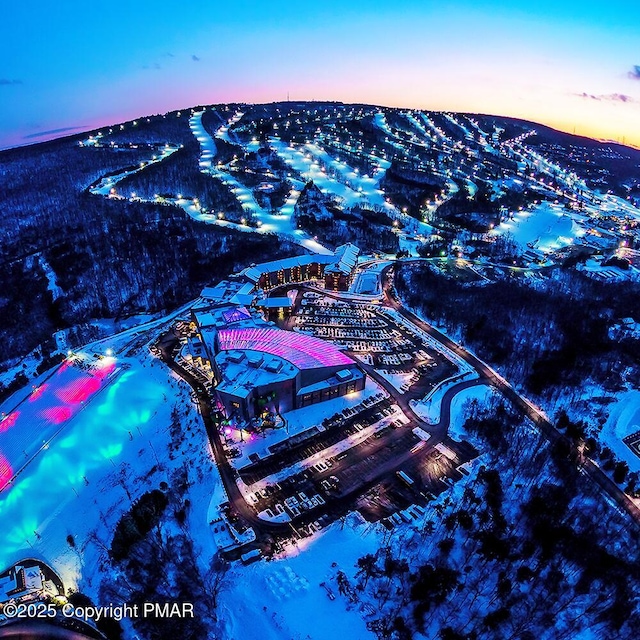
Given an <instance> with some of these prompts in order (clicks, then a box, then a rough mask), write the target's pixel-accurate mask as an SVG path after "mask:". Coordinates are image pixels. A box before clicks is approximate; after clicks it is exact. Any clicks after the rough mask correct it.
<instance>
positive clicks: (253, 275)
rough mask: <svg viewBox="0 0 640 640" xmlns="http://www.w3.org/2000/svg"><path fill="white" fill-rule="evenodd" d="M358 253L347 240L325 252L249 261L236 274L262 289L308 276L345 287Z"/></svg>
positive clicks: (334, 288)
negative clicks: (246, 265)
mask: <svg viewBox="0 0 640 640" xmlns="http://www.w3.org/2000/svg"><path fill="white" fill-rule="evenodd" d="M359 253H360V249H358V247H356V246H355V245H353V244H351V243H348V244H343V245H342V246H340V247H338V248H337V249H336V250H335V252H334V253H332V254H329V255H323V254H315V255H304V256H294V257H292V258H283V259H281V260H273V261H272V262H264V263H262V264H258V265H251V266H250V267H247V268H246V269H244V270H243V271H241V272H240V276H241V277H243V278H246V279H247V280H248V281H249V282H252V283H253V284H254V285H255V286H256V287H258V288H259V289H262V290H264V291H269V290H270V289H273V287H278V286H281V285H283V284H289V283H290V282H305V281H308V280H324V286H325V289H328V290H330V291H346V290H347V289H348V288H349V286H350V284H351V279H352V277H353V273H354V270H355V267H356V264H357V261H358V254H359Z"/></svg>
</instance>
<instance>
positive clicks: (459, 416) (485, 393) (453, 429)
mask: <svg viewBox="0 0 640 640" xmlns="http://www.w3.org/2000/svg"><path fill="white" fill-rule="evenodd" d="M497 395H498V392H497V391H496V390H495V389H494V387H490V386H488V385H486V384H479V385H477V386H475V387H469V388H468V389H463V390H462V391H460V392H459V393H456V395H455V396H454V398H453V400H452V401H451V421H450V423H449V435H450V436H451V437H452V438H453V439H454V440H458V441H460V440H467V441H470V442H473V441H474V440H475V438H474V437H473V435H470V434H469V433H467V431H466V430H465V429H464V423H465V421H466V419H467V416H466V415H465V411H464V409H465V405H466V404H467V403H468V402H472V401H474V400H475V401H476V402H478V403H479V405H480V407H486V406H487V405H488V404H489V402H490V400H491V398H493V397H495V396H497Z"/></svg>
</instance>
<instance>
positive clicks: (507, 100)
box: [0, 0, 640, 147]
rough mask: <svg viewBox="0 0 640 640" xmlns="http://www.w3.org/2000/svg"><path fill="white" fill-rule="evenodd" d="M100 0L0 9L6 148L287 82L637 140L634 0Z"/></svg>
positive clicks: (352, 97)
mask: <svg viewBox="0 0 640 640" xmlns="http://www.w3.org/2000/svg"><path fill="white" fill-rule="evenodd" d="M91 5H92V3H87V2H78V1H76V0H71V1H66V2H65V1H63V2H61V3H58V4H56V3H52V2H50V1H47V2H44V1H42V0H34V1H33V2H31V3H29V4H26V3H21V4H20V5H17V4H16V5H12V6H10V8H8V9H5V10H4V14H5V29H4V30H3V31H4V33H3V37H2V38H0V147H6V146H11V145H16V144H24V143H26V142H30V141H38V140H42V139H47V138H48V137H51V136H54V135H60V132H58V133H57V134H56V133H44V134H43V132H51V131H57V130H61V129H65V130H66V129H67V128H69V129H68V130H69V131H75V130H82V129H88V128H92V127H97V126H102V125H106V124H112V123H115V122H119V121H122V120H127V119H130V118H134V117H137V116H142V115H145V114H148V113H163V112H165V111H168V110H171V109H177V108H183V107H188V106H191V105H194V104H205V103H212V102H226V101H246V102H264V101H273V100H282V99H285V98H286V96H287V93H289V94H290V96H291V98H292V99H317V100H322V99H332V100H344V101H346V102H370V103H376V104H385V105H390V106H403V107H416V108H427V109H428V108H433V109H449V110H459V111H473V112H482V113H496V114H504V115H513V116H517V117H524V118H528V119H532V120H536V121H541V122H544V123H548V124H551V125H552V126H557V127H559V128H563V129H565V130H570V131H573V130H574V129H575V130H576V132H577V133H583V134H587V135H593V136H596V137H603V138H612V139H620V140H622V138H623V137H624V138H625V140H626V141H627V142H631V143H634V144H637V145H640V72H637V71H635V67H636V65H640V46H639V43H640V3H638V2H629V1H620V0H611V1H608V2H606V3H604V2H597V3H595V2H574V1H571V2H564V3H563V2H551V1H548V0H542V1H536V2H527V3H523V2H498V1H493V2H484V3H479V2H431V1H426V2H425V1H422V2H403V1H402V0H400V1H399V2H395V3H390V2H378V1H368V2H364V1H358V2H353V1H351V2H336V1H333V0H328V1H324V2H322V3H318V2H316V3H313V2H311V3H294V2H286V1H274V2H251V1H246V0H240V1H237V2H225V3H220V2H217V1H206V0H205V1H204V2H199V3H177V2H175V1H171V2H168V1H166V0H156V1H155V2H149V1H147V0H143V1H141V2H137V3H129V2H122V1H121V0H113V1H112V2H111V3H109V4H108V5H105V4H103V3H101V6H100V8H99V9H98V8H95V7H94V6H91ZM105 7H108V9H105ZM7 27H8V28H7ZM636 76H637V77H636ZM75 127H77V128H78V129H75Z"/></svg>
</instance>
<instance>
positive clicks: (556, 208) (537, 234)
mask: <svg viewBox="0 0 640 640" xmlns="http://www.w3.org/2000/svg"><path fill="white" fill-rule="evenodd" d="M581 220H583V216H579V215H577V214H575V213H573V212H568V211H566V210H565V209H564V208H563V207H562V205H558V204H551V203H549V202H542V203H540V204H539V205H536V206H535V207H533V208H532V209H527V210H524V211H518V212H516V213H514V215H513V218H512V219H509V220H506V221H504V222H501V223H500V225H499V226H497V227H496V228H495V229H493V230H492V231H490V234H491V235H501V234H504V233H507V232H508V233H510V234H511V235H512V236H513V238H514V239H515V241H516V242H517V243H518V244H519V245H520V246H521V247H522V249H523V250H525V251H526V249H527V247H531V248H533V249H538V250H539V251H543V252H545V253H547V252H551V251H556V250H557V249H561V248H562V247H566V246H567V245H570V244H573V243H574V242H575V240H576V239H577V238H581V237H582V236H584V235H585V233H586V228H585V227H584V226H583V225H581V224H580V221H581Z"/></svg>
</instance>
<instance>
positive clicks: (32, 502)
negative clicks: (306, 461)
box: [0, 351, 220, 596]
mask: <svg viewBox="0 0 640 640" xmlns="http://www.w3.org/2000/svg"><path fill="white" fill-rule="evenodd" d="M105 360H106V359H105ZM113 362H114V365H115V368H116V373H117V375H116V374H115V373H114V374H112V375H111V376H110V377H108V378H105V380H104V385H103V386H102V388H100V389H99V390H97V392H95V393H94V394H93V395H92V396H90V397H86V398H85V399H84V401H82V404H81V406H80V408H79V409H78V410H77V411H76V412H75V413H74V414H72V415H71V416H69V418H68V420H67V421H66V423H65V426H64V429H63V430H62V431H61V432H60V433H59V434H58V435H57V437H55V438H53V439H52V440H51V441H50V442H49V444H48V446H47V447H46V448H45V449H43V450H42V451H41V452H40V453H39V454H38V455H37V456H36V457H35V458H34V459H33V461H32V462H31V463H30V464H29V465H28V466H27V467H26V468H25V469H24V471H23V472H22V473H21V474H20V475H19V476H18V477H17V478H16V480H15V481H14V482H13V483H12V484H11V485H10V486H9V487H7V488H6V489H5V490H4V491H2V493H0V530H2V532H3V536H2V537H3V544H2V546H1V547H0V566H3V567H5V566H8V565H10V564H11V563H13V562H16V561H17V560H20V559H21V558H24V557H25V556H29V557H38V558H42V559H43V560H45V561H46V562H48V563H50V564H51V566H52V567H53V568H54V569H55V570H56V571H57V572H58V573H59V574H60V576H61V577H62V580H63V582H64V584H65V586H66V587H77V588H80V589H81V590H82V591H85V592H86V593H87V594H88V595H93V596H95V595H96V593H95V591H94V590H95V589H97V587H98V582H99V580H98V579H97V578H99V576H100V567H101V564H102V561H103V560H104V558H105V554H106V549H107V548H108V547H109V545H110V542H111V536H112V535H113V531H114V528H115V525H116V523H117V521H118V520H119V518H120V517H121V515H122V514H123V512H124V511H126V510H127V509H129V508H130V506H131V503H132V501H133V500H135V499H136V498H137V497H138V496H139V495H141V494H142V493H143V492H145V491H148V490H149V489H150V488H154V487H156V488H157V487H158V485H159V483H160V482H161V481H166V482H168V483H170V476H171V473H172V469H173V468H176V467H178V466H181V465H182V464H183V462H184V457H183V456H173V457H172V456H170V455H169V453H168V449H169V445H170V442H171V435H170V431H169V428H170V424H171V413H172V409H173V408H174V407H177V408H178V411H179V413H180V420H181V428H182V433H181V437H182V438H184V443H183V446H184V447H188V448H189V449H190V451H189V454H190V455H189V464H190V468H191V473H193V474H194V475H196V474H197V477H198V478H199V480H200V481H199V482H198V483H196V484H194V486H193V487H192V488H191V489H190V499H191V503H192V508H191V511H190V520H191V523H190V524H191V527H192V531H193V535H194V538H196V539H197V540H198V542H199V543H200V546H201V547H202V548H204V549H207V550H211V549H212V537H211V535H210V533H209V531H208V524H207V523H208V520H207V516H208V511H209V505H210V501H211V499H212V495H214V494H215V493H216V491H217V490H218V489H219V487H220V480H219V476H218V473H217V470H216V468H215V465H214V464H213V462H212V460H211V458H210V454H209V450H208V444H207V440H206V435H205V432H204V429H203V428H202V425H201V423H200V419H199V417H198V416H197V413H196V412H195V409H194V407H193V405H192V404H191V402H190V399H189V390H188V388H187V387H186V385H185V384H184V383H182V382H181V381H180V380H178V379H176V378H175V377H174V376H173V374H171V373H170V372H169V370H168V369H166V367H164V365H162V364H161V363H159V362H158V361H157V360H155V359H154V358H152V357H151V356H150V355H149V354H148V353H146V352H145V351H141V352H139V353H138V354H137V355H136V356H135V357H127V358H124V357H118V358H117V359H113ZM56 377H57V375H56V374H55V373H54V376H53V377H52V378H50V379H49V381H48V382H47V384H48V385H49V386H48V388H47V389H46V391H47V395H45V393H44V392H43V393H42V396H40V397H39V399H38V400H39V401H40V403H44V402H45V401H47V403H48V404H52V403H53V398H56V397H57V396H58V395H59V393H58V385H57V380H56ZM65 384H66V383H65ZM47 398H48V400H47ZM13 401H14V399H13V398H10V399H9V401H8V403H5V405H6V404H11V403H12V402H13ZM26 402H27V403H28V402H29V400H27V401H26ZM43 407H44V405H43ZM3 408H4V406H3ZM44 409H46V407H44V408H43V410H44ZM218 492H219V491H218ZM68 536H73V542H74V545H73V546H72V545H71V544H70V543H69V541H68ZM209 557H210V554H209Z"/></svg>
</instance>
